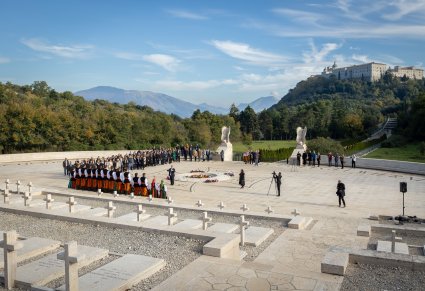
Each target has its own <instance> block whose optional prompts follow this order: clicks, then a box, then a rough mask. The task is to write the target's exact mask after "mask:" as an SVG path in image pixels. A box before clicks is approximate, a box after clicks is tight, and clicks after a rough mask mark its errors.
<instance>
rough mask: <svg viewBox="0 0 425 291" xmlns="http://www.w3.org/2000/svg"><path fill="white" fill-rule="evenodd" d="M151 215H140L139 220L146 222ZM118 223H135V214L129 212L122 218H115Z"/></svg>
mask: <svg viewBox="0 0 425 291" xmlns="http://www.w3.org/2000/svg"><path fill="white" fill-rule="evenodd" d="M150 217H151V215H150V214H146V213H144V214H141V215H140V219H141V221H143V220H146V219H148V218H150ZM115 219H116V220H118V221H122V222H129V221H137V213H136V212H131V213H128V214H125V215H122V216H119V217H117V218H115Z"/></svg>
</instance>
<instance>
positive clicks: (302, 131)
mask: <svg viewBox="0 0 425 291" xmlns="http://www.w3.org/2000/svg"><path fill="white" fill-rule="evenodd" d="M306 134H307V126H304V128H302V127H297V144H300V145H304V144H305V135H306Z"/></svg>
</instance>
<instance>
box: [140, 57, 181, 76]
mask: <svg viewBox="0 0 425 291" xmlns="http://www.w3.org/2000/svg"><path fill="white" fill-rule="evenodd" d="M143 60H144V61H146V62H150V63H152V64H155V65H157V66H160V67H162V68H164V69H165V70H167V71H170V72H174V71H176V70H177V67H178V65H179V64H180V60H179V59H176V58H175V57H173V56H170V55H164V54H151V55H144V56H143Z"/></svg>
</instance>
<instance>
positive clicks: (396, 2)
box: [382, 0, 425, 20]
mask: <svg viewBox="0 0 425 291" xmlns="http://www.w3.org/2000/svg"><path fill="white" fill-rule="evenodd" d="M389 5H390V6H392V7H393V8H394V9H395V11H394V12H392V13H387V14H384V15H383V16H382V17H383V18H385V19H387V20H399V19H401V18H403V17H404V16H406V15H409V14H413V13H422V14H423V13H425V2H424V1H423V0H408V1H407V0H393V1H391V2H390V3H389Z"/></svg>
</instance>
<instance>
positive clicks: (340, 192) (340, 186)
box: [336, 180, 345, 207]
mask: <svg viewBox="0 0 425 291" xmlns="http://www.w3.org/2000/svg"><path fill="white" fill-rule="evenodd" d="M336 195H337V196H338V203H339V207H341V201H342V203H343V205H344V207H345V200H344V196H345V185H344V183H342V182H341V180H338V184H337V185H336Z"/></svg>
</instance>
